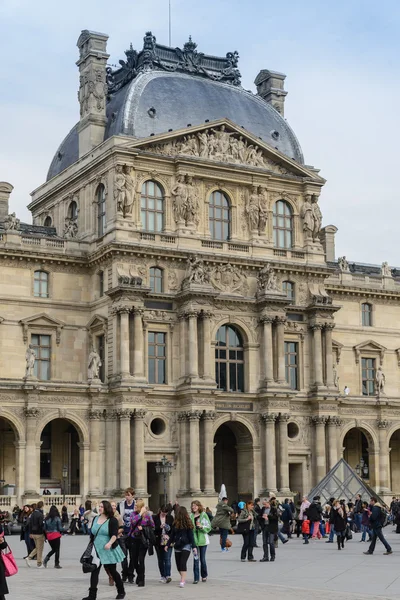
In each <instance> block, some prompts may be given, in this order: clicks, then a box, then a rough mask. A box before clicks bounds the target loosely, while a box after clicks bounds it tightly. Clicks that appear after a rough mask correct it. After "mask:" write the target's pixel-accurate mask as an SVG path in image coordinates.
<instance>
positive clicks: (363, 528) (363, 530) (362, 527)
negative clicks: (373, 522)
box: [361, 525, 372, 542]
mask: <svg viewBox="0 0 400 600" xmlns="http://www.w3.org/2000/svg"><path fill="white" fill-rule="evenodd" d="M361 531H362V536H361V541H362V542H365V538H366V534H367V533H368V537H372V531H371V530H370V528H369V527H368V525H361Z"/></svg>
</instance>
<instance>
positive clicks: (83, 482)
mask: <svg viewBox="0 0 400 600" xmlns="http://www.w3.org/2000/svg"><path fill="white" fill-rule="evenodd" d="M78 446H79V492H80V495H81V496H83V497H84V498H85V497H86V496H87V495H88V494H89V485H90V444H89V442H78Z"/></svg>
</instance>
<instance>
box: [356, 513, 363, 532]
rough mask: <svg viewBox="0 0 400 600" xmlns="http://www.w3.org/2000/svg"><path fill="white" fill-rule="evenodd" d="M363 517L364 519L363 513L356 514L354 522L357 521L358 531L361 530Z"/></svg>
mask: <svg viewBox="0 0 400 600" xmlns="http://www.w3.org/2000/svg"><path fill="white" fill-rule="evenodd" d="M361 519H362V514H361V513H356V514H355V515H354V523H355V526H356V527H357V531H361Z"/></svg>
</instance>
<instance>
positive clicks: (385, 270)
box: [381, 262, 392, 277]
mask: <svg viewBox="0 0 400 600" xmlns="http://www.w3.org/2000/svg"><path fill="white" fill-rule="evenodd" d="M381 275H382V277H391V276H392V269H391V268H390V267H389V264H388V263H387V262H383V263H382V267H381Z"/></svg>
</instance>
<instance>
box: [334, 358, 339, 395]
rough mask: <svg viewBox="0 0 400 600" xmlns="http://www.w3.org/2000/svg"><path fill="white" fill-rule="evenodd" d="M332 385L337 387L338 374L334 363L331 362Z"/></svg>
mask: <svg viewBox="0 0 400 600" xmlns="http://www.w3.org/2000/svg"><path fill="white" fill-rule="evenodd" d="M333 385H334V386H335V387H336V388H338V389H339V375H338V372H337V366H336V363H333Z"/></svg>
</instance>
